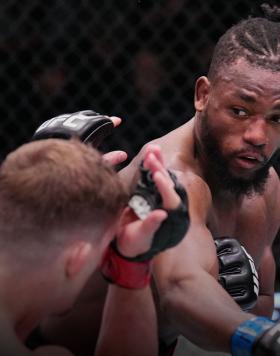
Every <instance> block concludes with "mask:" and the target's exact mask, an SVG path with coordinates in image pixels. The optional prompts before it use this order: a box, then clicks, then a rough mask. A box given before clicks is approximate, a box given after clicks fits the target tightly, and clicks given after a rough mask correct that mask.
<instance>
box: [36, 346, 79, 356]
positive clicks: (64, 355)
mask: <svg viewBox="0 0 280 356" xmlns="http://www.w3.org/2000/svg"><path fill="white" fill-rule="evenodd" d="M32 355H34V356H50V355H54V356H74V354H72V352H70V351H69V350H66V349H65V348H63V347H59V346H43V347H38V348H37V349H36V350H34V351H33V352H32Z"/></svg>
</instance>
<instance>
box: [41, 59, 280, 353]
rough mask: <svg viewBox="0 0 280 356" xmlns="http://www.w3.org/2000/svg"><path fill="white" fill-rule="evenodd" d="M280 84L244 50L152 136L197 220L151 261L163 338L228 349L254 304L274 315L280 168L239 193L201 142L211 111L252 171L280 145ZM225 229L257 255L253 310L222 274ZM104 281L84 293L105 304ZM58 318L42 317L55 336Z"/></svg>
mask: <svg viewBox="0 0 280 356" xmlns="http://www.w3.org/2000/svg"><path fill="white" fill-rule="evenodd" d="M279 88H280V73H279V72H275V73H274V72H271V71H270V70H264V69H262V68H258V67H253V66H251V65H249V64H248V63H247V62H246V61H245V60H243V59H239V60H238V61H236V62H235V63H234V64H232V65H230V66H229V67H228V68H227V70H226V71H221V74H220V75H219V76H218V78H216V80H215V82H211V83H210V82H209V80H208V79H207V78H206V77H201V78H199V79H198V80H197V83H196V90H195V108H196V114H195V117H194V118H192V119H191V120H190V121H188V122H187V123H186V124H184V125H182V126H181V127H179V128H178V129H176V130H174V131H172V132H170V133H168V134H167V135H165V136H163V137H161V138H159V139H157V140H155V141H153V142H154V143H156V144H157V145H159V146H160V147H161V149H162V154H163V158H164V163H165V165H166V167H167V168H168V169H171V170H173V171H175V172H176V173H177V175H178V178H179V179H180V182H181V183H182V184H183V185H184V186H185V188H186V190H187V192H188V198H189V209H190V219H191V225H190V229H189V231H188V233H187V235H186V238H185V239H184V240H183V241H182V242H181V243H180V244H179V245H178V246H176V247H174V248H172V249H170V250H169V251H166V252H163V253H161V254H160V255H159V256H158V257H157V258H156V259H155V263H154V278H155V284H156V287H157V294H158V295H159V300H160V306H161V308H160V318H159V320H160V323H161V325H160V329H161V331H160V333H161V336H162V337H163V338H165V339H166V340H167V343H168V342H172V340H174V338H173V335H174V331H176V330H177V332H178V333H181V334H183V335H184V336H185V337H187V338H188V339H190V340H191V341H192V342H194V343H196V344H197V345H198V346H200V347H203V348H205V349H208V350H219V351H226V352H229V351H230V338H231V335H232V334H233V332H234V330H235V329H236V328H237V327H238V326H239V325H240V324H241V323H242V322H244V321H245V320H247V319H250V318H251V317H252V316H253V315H252V314H253V313H254V312H256V313H257V314H260V315H266V316H271V313H272V310H273V293H274V280H275V263H274V260H273V256H272V252H271V245H272V242H273V240H274V238H275V236H276V234H277V232H278V230H279V228H280V219H279V216H280V204H279V201H280V182H279V177H278V176H277V174H276V173H275V170H274V169H273V168H270V171H269V178H268V180H267V182H266V185H265V188H264V191H263V193H262V194H252V195H250V196H245V195H241V196H238V197H236V196H235V195H234V194H233V193H231V192H230V191H225V190H223V189H221V188H220V181H221V179H223V177H222V176H221V177H215V176H212V175H211V166H210V167H209V164H208V156H207V154H206V152H205V151H204V149H203V148H204V142H203V140H202V124H203V120H205V119H206V118H205V116H207V118H208V126H209V128H210V129H211V133H212V135H214V136H215V138H216V139H217V140H218V144H219V152H220V154H222V156H223V157H224V158H225V159H228V169H229V171H230V173H231V174H232V175H233V176H235V177H237V178H243V179H245V180H250V179H252V178H253V176H254V174H255V172H256V171H257V170H258V169H260V168H261V166H262V162H261V161H262V160H263V158H264V157H266V158H267V159H269V158H271V157H272V156H273V154H274V152H275V151H276V150H277V148H279V147H280V89H279ZM197 146H199V147H200V150H198V149H197ZM144 151H145V146H144V147H143V149H142V150H141V151H140V153H139V154H138V155H137V156H136V157H135V159H134V160H133V161H132V162H131V164H130V165H129V166H128V167H127V168H125V169H124V170H123V171H122V172H121V173H120V174H121V175H122V178H123V179H124V180H126V181H127V183H128V184H131V185H133V184H134V179H133V177H134V176H135V172H136V170H137V168H138V165H139V162H140V161H141V159H142V156H143V152H144ZM240 152H241V153H240ZM242 155H243V156H242ZM252 156H253V158H254V159H252ZM221 236H228V237H234V238H236V239H238V240H239V241H240V242H241V243H242V244H243V245H244V246H245V248H246V250H247V251H248V252H249V253H250V254H251V256H252V257H253V259H254V261H255V265H256V268H257V269H258V272H259V277H260V297H259V300H258V303H257V306H256V307H255V310H253V311H252V313H245V312H243V311H241V310H240V307H239V306H238V305H237V304H236V303H235V302H234V300H233V299H232V298H231V297H230V296H229V295H228V294H227V292H226V291H225V290H224V289H223V288H222V287H221V286H220V285H219V283H218V282H217V276H218V261H217V256H216V249H215V245H214V242H213V239H214V238H215V237H221ZM100 285H102V286H100V289H99V290H98V293H97V289H95V294H98V296H97V295H96V296H95V297H96V298H95V299H94V298H92V297H93V293H94V291H90V288H88V289H85V290H84V292H83V295H82V296H81V298H82V297H83V296H84V297H85V296H86V298H88V299H87V300H91V307H92V308H95V310H96V309H99V310H100V309H102V300H103V297H104V295H105V291H106V286H105V285H104V282H103V281H100ZM80 305H82V304H80ZM79 308H82V307H79V304H78V305H77V313H78V311H79ZM85 309H86V308H85ZM87 312H88V311H87ZM80 315H81V314H80ZM70 318H71V316H70ZM82 319H83V318H82V317H80V320H82ZM163 320H164V322H163ZM166 320H168V323H166ZM72 321H73V323H74V322H75V325H76V327H77V328H79V329H80V330H81V328H83V330H88V328H92V325H85V324H84V325H81V324H79V323H77V319H75V316H74V317H73V320H72ZM68 322H69V320H68ZM83 322H84V323H85V320H84V321H83ZM62 325H63V322H61V321H59V320H57V321H56V324H55V326H56V328H55V327H53V326H54V324H51V323H49V324H48V323H46V324H45V333H46V335H48V336H49V337H50V338H54V339H55V338H56V337H58V339H59V336H57V335H59V332H60V330H62ZM97 328H98V327H97ZM91 330H92V329H91ZM91 340H92V333H91ZM83 345H85V343H84V344H83Z"/></svg>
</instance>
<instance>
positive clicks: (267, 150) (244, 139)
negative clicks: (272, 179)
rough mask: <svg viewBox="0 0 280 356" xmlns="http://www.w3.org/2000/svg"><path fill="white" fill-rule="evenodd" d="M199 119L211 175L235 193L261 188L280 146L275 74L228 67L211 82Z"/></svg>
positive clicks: (279, 86)
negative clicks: (271, 160) (218, 77)
mask: <svg viewBox="0 0 280 356" xmlns="http://www.w3.org/2000/svg"><path fill="white" fill-rule="evenodd" d="M200 120H201V126H200V144H201V146H202V149H203V151H204V153H205V155H206V159H207V165H208V170H210V175H212V176H214V177H215V179H216V180H218V184H219V185H220V186H221V187H222V188H224V189H226V190H230V191H232V192H234V193H236V194H237V195H239V194H249V193H251V192H254V191H255V192H259V193H261V192H262V191H263V187H264V184H265V182H266V179H267V177H268V174H269V167H270V164H271V163H270V159H271V157H272V155H273V153H274V152H275V151H276V149H277V148H278V147H279V145H280V73H273V72H271V71H268V70H263V69H260V68H255V67H252V66H250V65H249V64H247V63H246V62H245V61H239V62H237V63H236V64H234V65H232V66H230V67H229V70H228V71H227V73H225V74H223V75H221V77H220V79H217V80H216V82H215V83H212V86H211V88H210V91H209V97H208V100H207V103H206V105H205V107H204V109H203V110H202V112H201V114H200Z"/></svg>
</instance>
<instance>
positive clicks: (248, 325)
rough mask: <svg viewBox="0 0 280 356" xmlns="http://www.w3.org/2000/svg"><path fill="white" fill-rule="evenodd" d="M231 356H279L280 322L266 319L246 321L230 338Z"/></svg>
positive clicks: (259, 318) (258, 318)
mask: <svg viewBox="0 0 280 356" xmlns="http://www.w3.org/2000/svg"><path fill="white" fill-rule="evenodd" d="M231 352H232V356H279V355H280V322H278V323H275V322H274V321H272V320H270V319H268V318H266V317H255V318H253V319H251V320H247V321H245V322H244V323H242V324H241V325H239V327H238V328H237V329H236V331H235V332H234V334H233V335H232V337H231Z"/></svg>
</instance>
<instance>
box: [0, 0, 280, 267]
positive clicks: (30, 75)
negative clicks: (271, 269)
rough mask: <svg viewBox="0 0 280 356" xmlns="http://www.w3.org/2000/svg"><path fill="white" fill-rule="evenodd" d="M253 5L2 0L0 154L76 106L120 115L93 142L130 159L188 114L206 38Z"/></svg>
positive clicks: (206, 54) (208, 48)
mask: <svg viewBox="0 0 280 356" xmlns="http://www.w3.org/2000/svg"><path fill="white" fill-rule="evenodd" d="M260 3H262V1H257V0H255V1H253V0H243V1H236V0H231V1H226V0H224V1H222V0H207V1H205V0H196V1H188V0H138V1H137V0H91V1H90V0H79V1H77V0H45V1H35V0H21V1H18V0H6V1H1V2H0V85H1V96H0V142H1V145H0V146H1V149H0V159H3V158H4V157H5V155H6V154H7V153H8V152H9V151H11V150H13V149H14V148H16V147H17V146H18V145H20V144H22V143H24V142H26V141H28V140H29V138H30V137H31V136H32V134H33V132H34V130H35V128H36V127H37V126H38V125H39V124H40V123H41V122H43V121H45V120H47V119H49V118H51V117H53V116H56V115H57V114H61V113H66V112H73V111H78V110H84V109H94V110H95V111H98V112H100V113H105V114H109V115H110V114H112V115H118V116H121V117H122V118H123V119H124V121H123V124H122V126H121V127H120V128H118V129H117V131H116V133H115V134H114V135H112V136H111V137H110V138H109V139H108V140H107V141H106V143H105V144H104V145H103V146H102V147H101V149H102V150H103V151H108V150H112V149H123V150H126V151H127V152H128V154H129V157H130V159H131V158H132V157H133V155H135V154H136V153H137V151H138V150H139V148H140V147H141V146H142V145H143V143H145V142H147V141H149V140H151V139H153V138H156V137H158V136H161V135H163V134H165V133H166V132H168V131H170V130H172V129H173V128H175V127H177V126H179V125H181V124H182V123H184V122H185V121H187V120H188V119H189V118H190V117H191V116H192V115H193V113H194V109H193V88H194V83H195V80H196V78H197V77H198V76H200V75H204V74H206V73H207V68H208V64H209V58H210V57H211V54H212V50H213V46H214V44H215V42H216V41H217V39H218V37H219V36H220V35H221V34H222V33H223V32H224V31H225V30H226V29H227V28H228V27H230V26H231V25H232V24H234V23H236V22H237V21H238V20H240V19H242V18H246V17H248V15H249V14H250V13H253V14H257V13H260V10H259V4H260ZM270 3H271V4H277V1H271V2H270ZM274 252H275V253H276V254H277V255H278V245H277V244H275V247H274ZM278 260H279V256H277V261H278Z"/></svg>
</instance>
